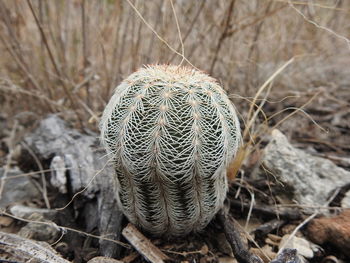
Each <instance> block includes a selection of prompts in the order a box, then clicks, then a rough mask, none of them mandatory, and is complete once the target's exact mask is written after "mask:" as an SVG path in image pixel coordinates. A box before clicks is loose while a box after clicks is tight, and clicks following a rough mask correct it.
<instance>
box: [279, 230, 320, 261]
mask: <svg viewBox="0 0 350 263" xmlns="http://www.w3.org/2000/svg"><path fill="white" fill-rule="evenodd" d="M287 242H288V243H287ZM282 247H283V248H291V249H296V250H297V251H298V253H299V255H301V256H303V257H305V258H308V259H310V258H313V257H314V252H313V250H312V247H311V244H310V242H309V241H307V240H306V239H303V238H300V237H296V236H293V237H291V236H290V235H284V236H283V237H282V240H281V242H280V245H279V249H281V248H282Z"/></svg>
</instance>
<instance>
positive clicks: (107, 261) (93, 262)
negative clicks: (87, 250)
mask: <svg viewBox="0 0 350 263" xmlns="http://www.w3.org/2000/svg"><path fill="white" fill-rule="evenodd" d="M88 263H123V261H120V260H116V259H113V258H108V257H94V258H92V259H90V260H89V261H88Z"/></svg>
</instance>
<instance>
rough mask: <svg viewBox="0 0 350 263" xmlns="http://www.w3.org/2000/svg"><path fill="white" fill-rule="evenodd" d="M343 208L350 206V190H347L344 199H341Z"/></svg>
mask: <svg viewBox="0 0 350 263" xmlns="http://www.w3.org/2000/svg"><path fill="white" fill-rule="evenodd" d="M341 207H342V208H350V191H348V192H346V194H345V196H344V198H343V200H342V201H341Z"/></svg>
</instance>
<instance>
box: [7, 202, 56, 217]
mask: <svg viewBox="0 0 350 263" xmlns="http://www.w3.org/2000/svg"><path fill="white" fill-rule="evenodd" d="M10 212H11V214H13V215H14V216H17V217H21V218H24V219H29V218H30V217H31V216H32V214H34V213H35V214H39V215H41V216H42V217H43V218H46V219H49V220H54V219H55V217H56V215H57V211H56V210H53V209H43V208H35V207H29V206H24V205H14V206H12V207H10Z"/></svg>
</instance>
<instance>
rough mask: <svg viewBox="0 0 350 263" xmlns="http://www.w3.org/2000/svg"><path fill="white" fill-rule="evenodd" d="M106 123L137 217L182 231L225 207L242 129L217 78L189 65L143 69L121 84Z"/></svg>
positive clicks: (128, 205)
mask: <svg viewBox="0 0 350 263" xmlns="http://www.w3.org/2000/svg"><path fill="white" fill-rule="evenodd" d="M100 128H101V140H102V143H103V145H104V146H105V148H106V150H107V152H108V154H109V156H110V158H112V160H113V164H114V167H115V175H114V176H113V178H114V179H115V180H114V181H115V188H116V190H115V191H116V198H117V200H118V203H119V205H120V207H121V209H122V211H123V213H124V214H125V215H126V216H127V218H128V219H129V221H130V222H132V223H134V224H136V225H137V226H139V227H140V228H142V229H143V230H146V231H147V232H149V233H151V234H154V235H158V236H159V235H167V236H179V235H185V234H187V233H189V232H191V231H200V230H202V229H203V228H204V227H205V226H206V225H207V224H208V223H209V222H210V220H211V219H212V218H213V217H214V215H215V214H216V213H217V212H218V210H219V209H220V208H221V207H222V205H223V202H224V199H225V197H226V192H227V188H228V184H227V178H226V168H227V166H228V164H229V163H230V161H231V160H232V158H233V157H234V155H235V153H236V151H237V148H238V146H239V143H240V128H239V122H238V118H237V115H236V113H235V110H234V107H233V105H232V103H231V102H230V100H229V99H228V97H227V95H226V94H225V92H224V91H223V89H222V88H221V87H220V86H219V85H218V83H217V82H216V81H215V80H214V79H213V78H211V77H209V76H208V75H206V74H205V73H203V72H200V71H197V70H193V69H190V68H187V67H178V66H169V65H155V66H147V67H145V68H142V69H140V70H138V71H136V72H135V73H133V74H131V75H130V76H129V77H128V78H127V79H125V80H124V81H123V82H122V83H121V84H120V85H119V86H118V87H117V88H116V90H115V93H114V95H113V96H112V98H111V99H110V101H109V103H108V105H107V106H106V108H105V110H104V113H103V116H102V119H101V123H100Z"/></svg>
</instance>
